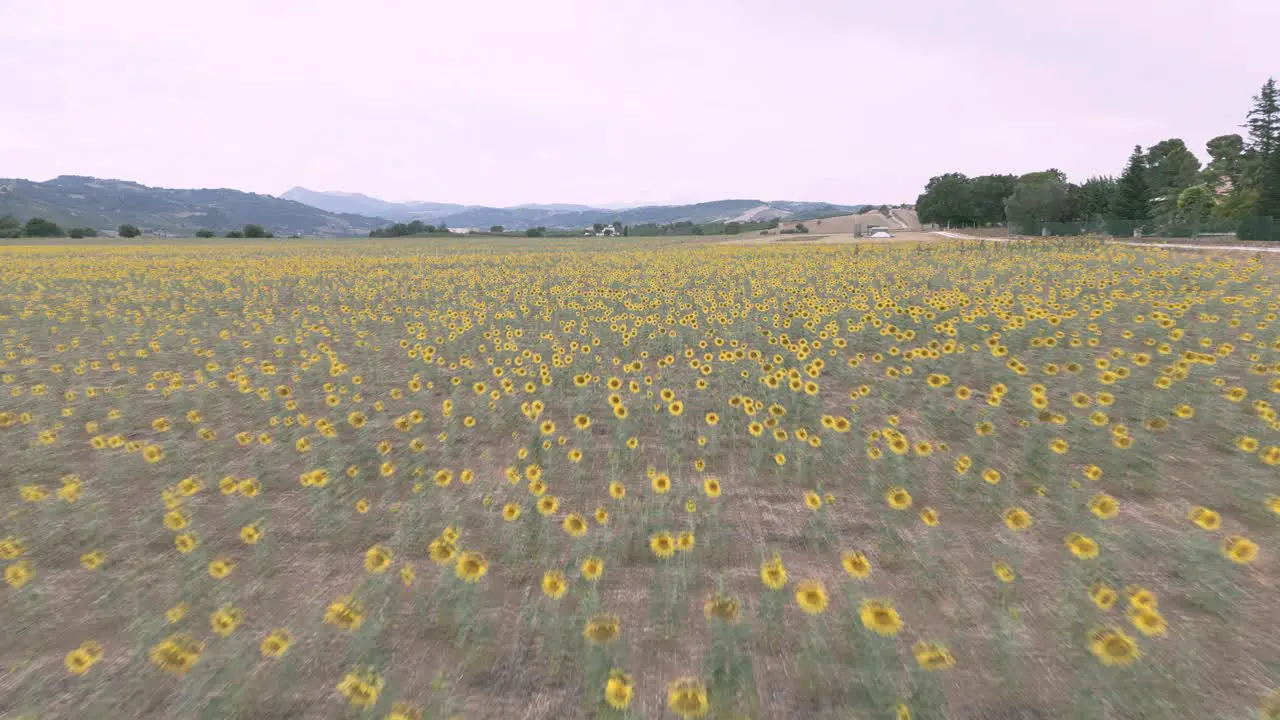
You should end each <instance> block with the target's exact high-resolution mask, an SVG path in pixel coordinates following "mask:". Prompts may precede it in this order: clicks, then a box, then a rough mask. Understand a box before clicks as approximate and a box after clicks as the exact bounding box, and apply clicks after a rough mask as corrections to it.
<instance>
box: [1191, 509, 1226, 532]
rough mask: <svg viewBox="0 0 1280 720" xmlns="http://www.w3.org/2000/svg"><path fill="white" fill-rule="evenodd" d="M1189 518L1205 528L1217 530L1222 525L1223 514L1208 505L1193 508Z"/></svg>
mask: <svg viewBox="0 0 1280 720" xmlns="http://www.w3.org/2000/svg"><path fill="white" fill-rule="evenodd" d="M1187 518H1188V519H1189V520H1191V522H1193V523H1195V524H1196V525H1198V526H1200V527H1201V528H1202V529H1204V530H1217V529H1218V528H1220V527H1222V516H1221V515H1219V514H1218V513H1216V512H1214V511H1213V510H1210V509H1209V508H1207V507H1193V508H1191V511H1190V512H1189V513H1187Z"/></svg>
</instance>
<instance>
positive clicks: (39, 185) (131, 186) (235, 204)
mask: <svg viewBox="0 0 1280 720" xmlns="http://www.w3.org/2000/svg"><path fill="white" fill-rule="evenodd" d="M0 215H14V216H16V217H17V218H18V219H19V220H22V221H26V220H29V219H30V218H33V217H39V218H44V219H46V220H52V221H54V222H56V223H58V224H59V225H61V226H62V227H63V228H68V227H90V228H94V229H95V230H100V231H101V230H115V229H116V228H117V227H119V226H120V225H122V224H124V223H128V224H131V225H136V226H137V227H139V228H142V230H143V232H145V233H148V234H154V233H167V234H172V235H194V234H195V232H196V231H197V230H213V231H215V232H218V233H219V234H221V233H223V232H225V231H227V230H238V229H240V228H242V227H243V226H244V225H246V224H248V223H256V224H259V225H262V226H263V227H265V228H266V229H267V230H270V231H272V232H274V233H275V234H276V235H277V236H288V235H293V234H295V233H296V234H299V235H306V236H310V237H317V236H318V237H352V236H356V235H367V234H368V233H369V231H370V230H372V229H373V228H376V227H378V226H380V225H385V224H386V222H385V221H384V220H382V219H380V218H374V217H366V216H363V215H355V214H350V213H334V212H327V211H325V210H321V209H319V208H316V207H313V206H311V205H305V204H303V203H300V202H294V201H292V200H282V199H280V198H277V197H272V196H270V195H259V194H257V193H247V192H241V191H239V190H227V189H218V190H171V189H167V188H154V187H147V186H146V185H139V184H138V183H135V182H129V181H127V180H101V179H98V178H93V177H85V176H81V175H60V176H58V177H56V178H54V179H52V180H49V181H47V182H32V181H30V180H19V179H0Z"/></svg>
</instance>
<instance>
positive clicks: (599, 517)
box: [596, 507, 609, 525]
mask: <svg viewBox="0 0 1280 720" xmlns="http://www.w3.org/2000/svg"><path fill="white" fill-rule="evenodd" d="M608 522H609V511H608V510H605V509H604V508H602V507H598V508H596V523H597V524H599V525H604V524H606V523H608Z"/></svg>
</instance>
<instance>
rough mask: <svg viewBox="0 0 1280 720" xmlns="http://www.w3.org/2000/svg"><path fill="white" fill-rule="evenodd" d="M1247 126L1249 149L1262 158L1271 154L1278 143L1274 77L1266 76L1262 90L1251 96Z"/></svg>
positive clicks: (1279, 112) (1278, 97)
mask: <svg viewBox="0 0 1280 720" xmlns="http://www.w3.org/2000/svg"><path fill="white" fill-rule="evenodd" d="M1244 127H1247V128H1249V151H1250V152H1251V153H1252V154H1254V155H1257V156H1259V157H1262V158H1266V157H1268V156H1270V155H1271V153H1272V152H1274V151H1275V150H1276V149H1277V144H1280V94H1278V93H1277V92H1276V80H1275V78H1267V82H1266V83H1264V84H1263V85H1262V90H1261V91H1260V92H1259V93H1258V94H1257V95H1254V96H1253V109H1251V110H1250V111H1249V114H1248V116H1247V117H1246V119H1245V123H1244Z"/></svg>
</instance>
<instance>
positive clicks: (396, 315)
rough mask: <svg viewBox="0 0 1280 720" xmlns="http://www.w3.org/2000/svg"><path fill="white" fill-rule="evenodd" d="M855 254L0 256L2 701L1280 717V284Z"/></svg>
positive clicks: (466, 247)
mask: <svg viewBox="0 0 1280 720" xmlns="http://www.w3.org/2000/svg"><path fill="white" fill-rule="evenodd" d="M814 229H815V230H816V228H814ZM744 237H745V236H744ZM783 237H785V236H783ZM841 237H842V236H832V237H830V238H824V239H822V240H820V241H818V242H803V241H801V242H786V243H782V242H774V241H776V240H779V239H781V238H779V237H778V236H766V237H764V238H763V240H764V244H751V245H743V244H737V243H738V242H739V241H741V240H743V239H744V238H735V237H732V236H731V237H728V238H725V237H702V236H696V237H686V238H616V239H602V238H564V239H557V238H537V239H530V238H492V237H486V238H484V239H482V240H477V239H468V238H464V237H459V238H457V239H453V238H440V239H436V238H432V239H369V238H358V239H353V240H340V241H298V240H272V241H263V242H258V243H253V242H245V241H224V240H208V241H196V240H192V241H186V240H184V241H181V242H167V243H166V242H154V241H146V242H143V243H130V244H128V245H125V244H122V243H121V241H117V240H98V241H96V242H80V243H75V244H72V243H69V242H68V241H64V240H60V241H52V242H49V243H43V244H40V245H37V246H32V245H17V244H6V245H3V246H0V337H3V351H4V354H3V355H2V356H0V381H2V382H3V387H4V390H5V391H6V392H5V395H4V402H3V403H0V497H3V498H4V499H5V503H4V507H5V509H6V513H7V514H6V516H5V520H4V525H3V528H0V566H3V568H4V572H5V579H6V583H7V584H6V585H4V586H0V594H2V596H0V623H3V627H4V628H6V634H5V641H4V642H3V643H0V668H3V671H2V672H0V689H2V691H0V717H5V718H9V717H15V718H16V717H32V718H35V717H39V718H46V717H47V718H61V717H83V718H195V717H200V718H284V717H289V718H355V717H369V718H393V719H394V720H410V719H412V718H420V717H430V718H450V717H467V718H517V717H529V718H552V717H555V718H565V717H595V718H621V717H630V718H660V717H666V718H673V717H704V716H705V717H714V718H739V717H750V718H851V717H856V718H902V717H907V716H908V713H909V716H910V717H913V718H1067V717H1070V718H1114V719H1117V720H1121V719H1123V720H1130V719H1135V718H1171V719H1181V718H1195V717H1204V718H1245V717H1254V716H1256V715H1257V713H1258V709H1259V707H1260V706H1262V705H1263V704H1264V703H1266V702H1271V701H1268V700H1266V699H1265V698H1266V697H1267V696H1268V694H1269V693H1271V692H1272V691H1273V690H1274V689H1275V687H1276V686H1277V684H1278V683H1280V676H1278V675H1277V672H1278V670H1277V669H1278V668H1280V629H1277V626H1276V623H1275V614H1276V606H1277V605H1276V584H1277V580H1280V577H1278V576H1277V570H1278V569H1280V566H1278V565H1277V559H1276V548H1277V547H1280V475H1278V474H1277V469H1278V468H1280V440H1278V439H1277V429H1280V421H1278V419H1277V415H1276V411H1275V409H1274V406H1273V405H1272V404H1271V403H1273V402H1276V401H1277V397H1278V394H1280V335H1278V334H1277V331H1276V329H1277V327H1280V325H1278V324H1277V314H1278V313H1280V296H1277V288H1280V265H1278V264H1277V263H1276V262H1275V261H1273V259H1272V258H1253V257H1248V256H1246V255H1229V254H1226V253H1207V254H1198V253H1177V252H1170V251H1168V250H1160V249H1155V248H1152V249H1148V248H1134V247H1124V246H1116V245H1103V244H1101V243H1097V242H1089V241H1063V240H1053V241H1045V242H1028V243H985V244H981V245H980V244H979V243H977V242H974V241H970V242H954V241H949V240H944V239H941V238H939V237H938V236H928V235H920V236H918V237H917V236H914V235H912V236H908V237H904V238H901V239H902V240H904V242H876V241H868V242H859V243H853V242H835V240H837V239H840V238H841ZM788 239H795V240H800V238H788ZM753 242H754V240H753ZM611 671H612V672H611ZM1276 702H1280V699H1277V700H1276Z"/></svg>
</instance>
